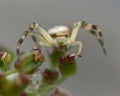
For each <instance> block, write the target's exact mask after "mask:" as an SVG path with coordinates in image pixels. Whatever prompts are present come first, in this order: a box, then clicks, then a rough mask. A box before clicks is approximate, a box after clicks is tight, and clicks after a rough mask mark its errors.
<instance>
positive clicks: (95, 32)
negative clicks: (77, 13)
mask: <svg viewBox="0 0 120 96" xmlns="http://www.w3.org/2000/svg"><path fill="white" fill-rule="evenodd" d="M80 28H83V29H85V30H87V31H88V32H90V33H91V34H93V35H94V36H95V37H97V39H98V41H99V43H100V45H101V47H102V49H103V52H104V54H105V55H106V48H105V47H104V41H103V34H102V32H101V30H100V29H99V28H98V26H96V25H94V24H90V23H86V22H85V21H83V22H77V23H75V24H74V26H73V30H72V33H71V37H70V40H71V42H72V43H74V42H76V41H75V40H76V37H77V34H78V31H79V29H80ZM78 53H79V51H78Z"/></svg>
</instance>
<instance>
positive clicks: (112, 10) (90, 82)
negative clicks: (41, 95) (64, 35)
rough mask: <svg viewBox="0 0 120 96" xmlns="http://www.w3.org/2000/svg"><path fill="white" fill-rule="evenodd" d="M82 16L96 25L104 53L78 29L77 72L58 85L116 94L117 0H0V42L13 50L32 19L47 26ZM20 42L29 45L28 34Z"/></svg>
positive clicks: (119, 87)
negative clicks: (80, 48)
mask: <svg viewBox="0 0 120 96" xmlns="http://www.w3.org/2000/svg"><path fill="white" fill-rule="evenodd" d="M83 20H84V21H86V22H90V23H93V24H97V25H99V27H100V28H101V30H102V31H103V34H104V40H105V45H106V47H107V51H108V52H107V53H108V54H107V56H104V54H103V53H102V50H101V47H100V45H99V44H98V42H97V40H96V38H94V37H93V36H92V35H90V34H88V33H87V32H86V31H84V30H81V31H80V32H79V33H80V34H78V38H77V39H78V40H81V41H82V42H83V46H84V49H83V52H82V58H80V59H78V60H77V64H78V68H77V74H76V75H75V76H73V77H70V78H69V79H68V80H67V81H65V82H64V83H63V84H62V85H61V86H62V87H64V88H67V89H68V90H69V91H71V93H72V94H73V96H120V1H119V0H0V42H2V43H3V44H5V45H6V46H8V47H10V48H11V49H12V50H13V52H15V46H16V42H17V40H18V38H19V37H20V36H21V35H22V33H23V32H24V31H25V30H26V29H27V28H28V26H29V25H30V24H32V22H38V23H39V24H40V25H41V26H42V27H43V28H44V29H46V30H47V29H49V28H50V27H52V26H55V25H67V24H72V23H74V22H77V21H83ZM22 46H24V49H30V48H32V47H33V46H34V43H33V41H32V40H31V39H30V38H28V39H27V40H26V41H25V42H24V44H23V45H22ZM22 48H23V47H22ZM73 49H74V48H73Z"/></svg>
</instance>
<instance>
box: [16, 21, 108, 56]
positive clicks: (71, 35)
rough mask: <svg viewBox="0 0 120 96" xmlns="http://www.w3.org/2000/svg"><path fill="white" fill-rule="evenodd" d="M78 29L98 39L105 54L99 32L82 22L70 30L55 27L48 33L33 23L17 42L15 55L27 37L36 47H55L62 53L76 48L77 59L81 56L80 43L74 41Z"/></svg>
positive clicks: (64, 27)
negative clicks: (30, 38) (73, 47)
mask: <svg viewBox="0 0 120 96" xmlns="http://www.w3.org/2000/svg"><path fill="white" fill-rule="evenodd" d="M80 28H83V29H85V30H86V31H88V32H90V33H91V34H93V35H94V36H95V37H96V38H97V39H98V41H99V43H100V45H101V47H102V49H103V52H104V54H106V49H105V47H104V41H103V35H102V32H101V30H100V29H99V28H98V26H96V25H94V24H90V23H86V22H85V21H82V22H77V23H75V24H74V25H73V29H72V30H70V28H68V27H67V26H55V27H53V28H51V29H49V30H48V32H47V31H45V30H44V29H43V28H42V27H41V26H39V24H38V23H33V24H32V25H31V26H30V27H29V28H28V30H27V31H25V32H24V33H23V35H22V36H21V38H20V39H19V40H18V42H17V46H16V52H17V55H19V53H20V45H21V44H22V43H23V41H24V40H25V38H26V37H27V35H29V36H31V37H32V39H33V41H34V42H35V43H36V44H37V45H38V46H40V45H42V46H48V47H56V48H58V49H59V50H64V51H65V50H67V49H69V48H70V47H71V46H78V51H77V53H76V54H75V58H77V57H78V56H80V55H81V51H82V43H81V41H76V37H77V34H78V31H79V29H80ZM34 30H37V31H38V32H39V34H38V33H35V32H34Z"/></svg>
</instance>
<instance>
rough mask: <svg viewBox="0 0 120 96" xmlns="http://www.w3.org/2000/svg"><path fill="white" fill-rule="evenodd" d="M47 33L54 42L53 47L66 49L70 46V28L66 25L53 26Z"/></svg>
mask: <svg viewBox="0 0 120 96" xmlns="http://www.w3.org/2000/svg"><path fill="white" fill-rule="evenodd" d="M48 33H49V35H50V36H51V37H52V39H53V40H54V42H55V47H56V48H58V49H60V50H66V49H69V47H70V39H69V38H70V37H69V36H70V29H69V28H68V27H67V26H55V27H53V28H51V29H49V30H48Z"/></svg>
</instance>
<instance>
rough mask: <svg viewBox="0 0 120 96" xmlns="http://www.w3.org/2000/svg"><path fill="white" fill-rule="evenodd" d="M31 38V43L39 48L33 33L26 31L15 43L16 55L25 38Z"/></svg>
mask: <svg viewBox="0 0 120 96" xmlns="http://www.w3.org/2000/svg"><path fill="white" fill-rule="evenodd" d="M28 35H29V36H31V38H32V39H33V41H34V42H35V43H36V44H37V46H39V44H38V42H37V39H36V37H35V36H34V35H33V32H32V31H30V30H27V31H25V32H24V33H23V35H22V36H21V37H20V39H19V40H18V41H17V44H16V53H17V55H19V54H20V46H21V44H22V43H23V41H24V40H25V39H26V37H27V36H28Z"/></svg>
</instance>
